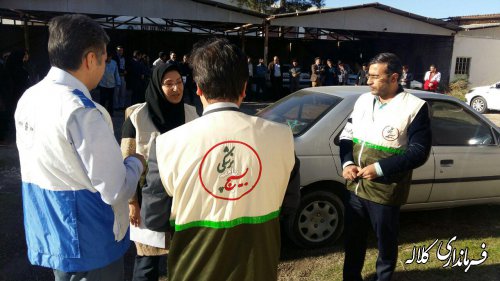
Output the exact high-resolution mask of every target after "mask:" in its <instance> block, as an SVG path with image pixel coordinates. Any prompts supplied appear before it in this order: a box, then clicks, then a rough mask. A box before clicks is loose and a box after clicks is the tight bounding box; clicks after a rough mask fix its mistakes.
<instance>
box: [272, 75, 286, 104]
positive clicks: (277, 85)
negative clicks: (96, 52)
mask: <svg viewBox="0 0 500 281" xmlns="http://www.w3.org/2000/svg"><path fill="white" fill-rule="evenodd" d="M271 87H272V89H273V93H272V96H273V100H279V99H281V98H282V97H283V78H281V77H274V76H271Z"/></svg>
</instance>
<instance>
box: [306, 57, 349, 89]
mask: <svg viewBox="0 0 500 281" xmlns="http://www.w3.org/2000/svg"><path fill="white" fill-rule="evenodd" d="M351 73H352V71H351V69H350V68H349V67H347V66H346V65H344V63H343V62H342V61H338V63H337V65H335V64H334V63H333V60H332V59H327V60H326V65H324V64H323V62H322V60H321V58H320V57H316V58H315V59H314V64H312V65H311V86H312V87H318V86H334V85H347V81H348V78H349V76H348V75H349V74H351Z"/></svg>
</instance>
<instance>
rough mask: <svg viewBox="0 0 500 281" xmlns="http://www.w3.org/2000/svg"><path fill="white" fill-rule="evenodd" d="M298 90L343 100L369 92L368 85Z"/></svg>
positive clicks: (433, 95) (420, 94)
mask: <svg viewBox="0 0 500 281" xmlns="http://www.w3.org/2000/svg"><path fill="white" fill-rule="evenodd" d="M300 91H306V92H311V93H323V94H328V95H334V96H338V97H341V98H342V99H345V100H350V99H354V100H355V99H357V98H358V97H359V96H360V95H361V94H364V93H368V92H370V87H369V86H324V87H311V88H304V89H302V90H300ZM405 91H406V92H408V93H411V94H413V95H415V96H416V97H419V98H421V99H425V100H431V99H439V100H450V101H460V100H459V99H457V98H455V97H451V96H448V95H443V94H439V93H433V92H426V91H422V90H414V89H405ZM460 102H461V101H460Z"/></svg>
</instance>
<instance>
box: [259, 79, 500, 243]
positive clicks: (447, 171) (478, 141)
mask: <svg viewBox="0 0 500 281" xmlns="http://www.w3.org/2000/svg"><path fill="white" fill-rule="evenodd" d="M369 91H370V89H369V87H366V86H358V87H353V86H342V87H339V86H333V87H316V88H307V89H302V90H300V91H297V92H295V93H293V94H291V95H289V96H287V97H285V98H283V99H281V100H279V101H278V102H276V103H274V104H272V105H270V106H269V107H267V108H265V109H263V110H262V111H260V112H259V113H258V114H257V115H258V116H260V117H263V118H266V119H268V120H272V121H275V122H280V123H283V124H287V125H288V126H290V127H291V129H292V132H293V134H294V137H295V152H296V154H297V157H299V159H300V181H301V202H300V206H299V209H298V211H297V213H296V215H295V216H294V217H293V218H291V219H289V220H287V221H284V222H283V227H284V230H285V231H286V232H287V234H288V236H289V237H290V238H291V239H292V241H294V242H295V243H296V244H298V245H299V246H302V247H322V246H325V245H329V244H331V243H334V242H335V241H336V240H337V239H338V238H339V236H340V235H341V234H342V231H343V225H344V203H343V199H344V196H345V192H346V191H345V190H346V189H345V180H344V179H343V178H342V166H341V163H340V156H339V146H338V144H339V140H338V138H339V135H340V133H341V131H342V130H343V128H344V126H345V124H346V122H347V118H348V117H349V115H350V114H351V112H352V109H353V106H354V103H355V102H356V100H357V98H358V97H359V96H360V95H361V94H362V93H366V92H369ZM408 91H409V92H411V93H413V94H415V95H416V96H417V97H419V98H422V99H424V100H425V101H427V103H428V104H429V108H430V112H431V127H432V150H431V153H430V156H429V159H428V160H427V162H426V163H425V164H424V165H423V166H421V167H419V168H418V169H416V170H415V171H414V172H413V178H412V183H411V188H410V195H409V198H408V202H407V204H406V205H404V206H403V207H402V209H403V210H418V209H433V208H446V207H454V206H464V205H471V204H486V203H500V168H499V167H500V128H499V127H497V126H496V125H495V124H494V123H492V122H491V121H490V120H488V119H487V118H485V117H484V116H482V114H479V113H478V112H476V111H473V110H472V109H471V108H470V107H469V106H467V105H466V104H465V103H463V102H461V101H459V100H458V99H456V98H453V97H450V96H446V95H436V94H432V93H431V94H429V93H428V92H423V91H417V90H408Z"/></svg>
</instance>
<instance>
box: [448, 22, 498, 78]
mask: <svg viewBox="0 0 500 281" xmlns="http://www.w3.org/2000/svg"><path fill="white" fill-rule="evenodd" d="M457 57H470V58H471V63H470V75H469V82H470V86H471V87H477V86H485V85H490V84H493V83H496V82H498V81H500V71H499V70H498V69H499V65H500V27H496V28H485V29H480V30H469V31H461V32H459V33H458V34H457V35H456V36H455V42H454V44H453V55H452V60H451V68H450V76H451V77H450V81H453V80H454V78H455V64H456V58H457Z"/></svg>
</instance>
